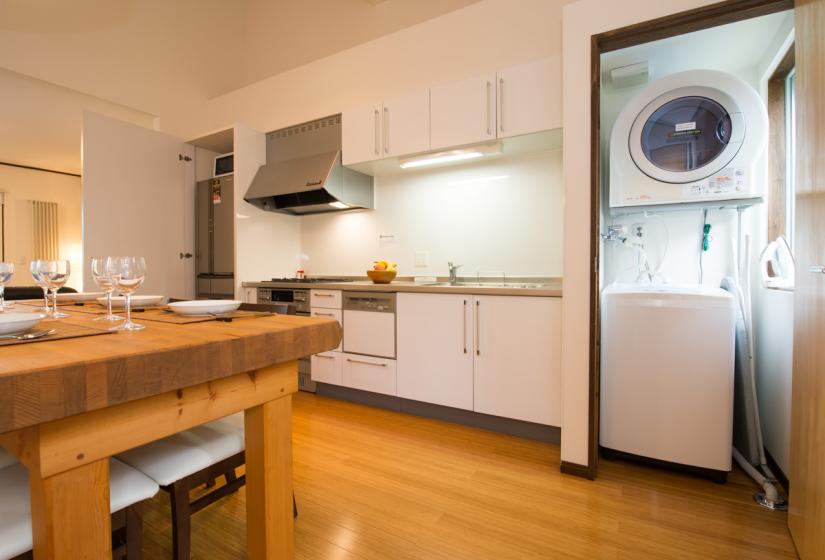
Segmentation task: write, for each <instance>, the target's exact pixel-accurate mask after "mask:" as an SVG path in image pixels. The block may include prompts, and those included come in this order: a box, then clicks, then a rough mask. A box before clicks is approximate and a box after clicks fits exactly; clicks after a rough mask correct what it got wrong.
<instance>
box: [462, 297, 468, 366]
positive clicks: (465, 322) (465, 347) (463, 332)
mask: <svg viewBox="0 0 825 560" xmlns="http://www.w3.org/2000/svg"><path fill="white" fill-rule="evenodd" d="M463 313H464V315H463V319H464V329H463V330H462V336H461V344H462V345H464V353H465V354H466V353H467V300H466V299H465V300H464V310H463Z"/></svg>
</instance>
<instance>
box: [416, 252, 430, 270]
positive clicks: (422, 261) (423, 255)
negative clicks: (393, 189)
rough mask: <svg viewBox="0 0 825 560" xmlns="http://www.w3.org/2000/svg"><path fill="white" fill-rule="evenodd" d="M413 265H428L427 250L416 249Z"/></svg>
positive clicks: (428, 254)
mask: <svg viewBox="0 0 825 560" xmlns="http://www.w3.org/2000/svg"><path fill="white" fill-rule="evenodd" d="M415 266H422V267H423V266H430V253H429V251H416V252H415Z"/></svg>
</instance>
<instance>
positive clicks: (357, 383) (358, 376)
mask: <svg viewBox="0 0 825 560" xmlns="http://www.w3.org/2000/svg"><path fill="white" fill-rule="evenodd" d="M341 360H342V362H343V364H342V366H343V367H342V368H341V385H343V386H344V387H351V388H353V389H361V390H362V391H370V392H373V393H382V394H384V395H396V394H397V391H396V376H395V373H396V371H395V360H389V359H386V358H374V357H372V356H362V355H360V354H346V353H342V354H341ZM312 367H313V370H312V377H313V379H314V378H315V363H314V362H313V364H312Z"/></svg>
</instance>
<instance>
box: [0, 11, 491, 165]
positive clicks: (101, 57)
mask: <svg viewBox="0 0 825 560" xmlns="http://www.w3.org/2000/svg"><path fill="white" fill-rule="evenodd" d="M477 1H479V0H235V1H226V0H173V1H169V0H117V1H112V0H72V1H71V2H67V1H66V0H2V1H0V91H3V100H4V103H2V104H0V131H2V132H3V136H2V138H0V161H13V162H14V163H24V164H26V165H35V166H38V167H46V168H54V169H58V170H63V171H71V172H75V171H76V170H77V169H79V167H80V143H79V136H80V127H79V122H80V121H79V116H78V115H80V114H81V113H82V110H83V108H84V104H85V108H91V106H95V107H98V106H100V104H101V103H102V104H106V103H107V102H108V103H110V104H111V105H112V106H113V107H116V108H117V107H122V108H123V109H126V110H129V109H128V108H133V109H134V112H135V113H136V114H137V117H136V118H137V120H138V121H140V120H141V119H143V116H146V118H148V119H151V116H152V115H160V114H173V113H174V112H176V111H177V110H180V108H182V107H187V106H189V105H192V104H195V103H202V102H204V101H205V100H207V99H210V98H213V97H215V96H217V95H220V94H222V93H226V92H229V91H232V90H235V89H238V88H240V87H243V86H245V85H249V84H251V83H254V82H256V81H259V80H261V79H264V78H267V77H269V76H272V75H275V74H279V73H281V72H284V71H286V70H289V69H291V68H295V67H298V66H301V65H304V64H307V63H309V62H312V61H313V60H316V59H319V58H323V57H325V56H328V55H331V54H334V53H336V52H340V51H342V50H345V49H349V48H352V47H355V46H357V45H359V44H362V43H365V42H368V41H371V40H373V39H376V38H379V37H381V36H383V35H386V34H389V33H393V32H395V31H398V30H400V29H403V28H406V27H409V26H412V25H415V24H417V23H420V22H423V21H426V20H428V19H431V18H434V17H437V16H440V15H442V14H445V13H447V12H450V11H453V10H457V9H460V8H463V7H465V6H468V5H470V4H473V3H475V2H477ZM32 78H33V79H32ZM49 86H52V87H49ZM54 86H60V87H54ZM84 94H85V96H84ZM63 95H68V98H69V99H68V101H66V100H62V99H59V98H60V97H61V96H63ZM50 96H51V97H50ZM90 96H91V97H90ZM50 99H53V100H54V102H51V101H50ZM104 100H105V101H104ZM108 109H112V107H109V108H108ZM99 112H103V113H105V114H110V115H112V111H111V110H108V111H107V110H100V111H99ZM115 112H117V111H116V110H115ZM112 116H115V115H112ZM126 120H130V121H132V122H135V118H127V119H126Z"/></svg>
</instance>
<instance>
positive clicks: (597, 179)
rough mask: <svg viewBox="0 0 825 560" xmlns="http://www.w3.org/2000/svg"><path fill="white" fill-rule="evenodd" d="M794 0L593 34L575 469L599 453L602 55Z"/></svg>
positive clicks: (739, 3)
mask: <svg viewBox="0 0 825 560" xmlns="http://www.w3.org/2000/svg"><path fill="white" fill-rule="evenodd" d="M793 7H794V0H727V1H725V2H719V3H717V4H710V5H708V6H703V7H701V8H697V9H695V10H689V11H686V12H680V13H677V14H672V15H669V16H665V17H661V18H657V19H653V20H649V21H645V22H642V23H638V24H634V25H629V26H627V27H621V28H618V29H614V30H611V31H606V32H604V33H600V34H598V35H593V36H592V37H591V42H590V45H591V49H590V52H591V56H590V61H591V89H590V91H591V93H590V257H591V258H590V357H589V358H590V359H589V361H590V398H589V409H590V411H589V418H588V450H587V463H588V464H587V469H586V470H585V469H576V470H577V472H574V473H571V474H579V475H581V476H585V477H587V478H590V479H594V478H596V474H597V468H598V457H599V391H600V389H599V376H600V371H601V369H600V352H601V350H600V348H601V346H600V340H599V337H600V319H601V311H600V309H599V270H600V268H601V254H600V248H601V237H600V233H601V231H600V216H601V211H602V204H601V202H602V201H601V180H602V176H601V144H600V140H601V122H600V121H601V103H600V102H601V55H602V54H603V53H606V52H610V51H615V50H618V49H623V48H626V47H632V46H635V45H640V44H643V43H648V42H651V41H658V40H660V39H666V38H668V37H674V36H676V35H683V34H685V33H690V32H692V31H699V30H702V29H708V28H710V27H717V26H719V25H725V24H728V23H734V22H737V21H742V20H746V19H751V18H754V17H759V16H764V15H768V14H772V13H776V12H781V11H785V10H790V9H793Z"/></svg>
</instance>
